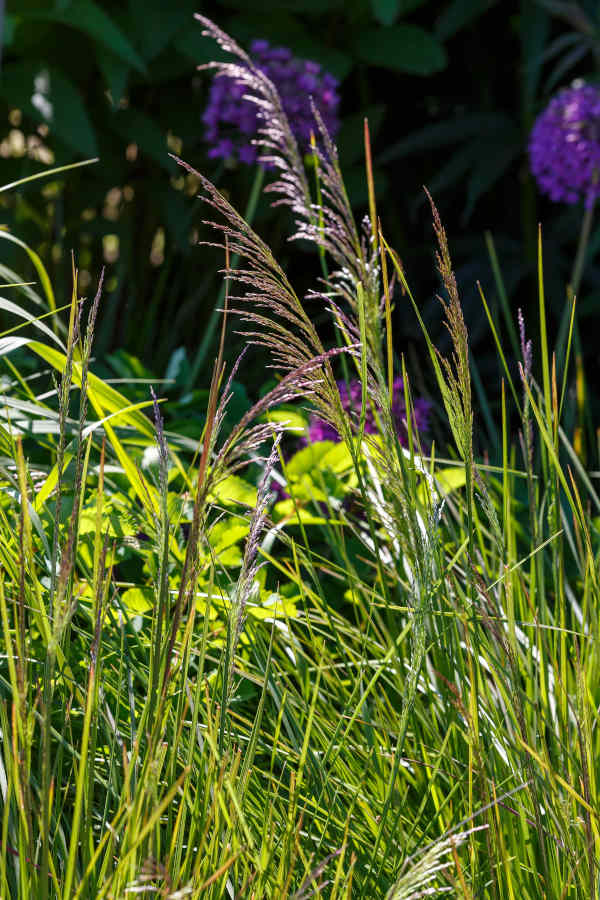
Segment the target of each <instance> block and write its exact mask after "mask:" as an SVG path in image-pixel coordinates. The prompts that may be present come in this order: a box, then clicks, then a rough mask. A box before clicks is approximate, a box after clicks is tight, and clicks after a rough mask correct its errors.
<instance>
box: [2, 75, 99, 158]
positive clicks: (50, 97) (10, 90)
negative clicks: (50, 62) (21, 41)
mask: <svg viewBox="0 0 600 900" xmlns="http://www.w3.org/2000/svg"><path fill="white" fill-rule="evenodd" d="M0 95H2V96H3V97H4V99H5V100H6V102H7V103H9V104H10V105H11V106H19V107H20V108H21V109H22V110H23V111H24V112H25V113H26V114H27V115H28V116H31V117H32V118H34V119H35V120H36V121H38V122H42V123H44V124H45V125H48V127H49V128H50V131H51V133H52V134H55V135H56V137H58V138H59V139H60V140H61V141H64V143H65V144H67V145H68V146H69V147H71V148H72V149H73V150H75V151H76V152H77V153H78V154H80V155H82V156H96V155H97V152H98V147H97V144H96V135H95V133H94V129H93V127H92V123H91V121H90V118H89V116H88V114H87V110H86V107H85V104H84V102H83V98H82V96H81V94H80V92H79V90H78V89H77V88H76V87H75V85H74V84H73V83H72V82H71V81H69V79H68V78H67V77H66V75H64V73H63V72H62V71H60V70H59V69H57V68H55V67H53V66H46V65H44V64H43V63H38V62H31V61H25V62H23V61H22V62H11V63H7V64H6V65H4V66H3V71H2V80H1V81H0Z"/></svg>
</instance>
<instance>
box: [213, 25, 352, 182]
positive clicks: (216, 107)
mask: <svg viewBox="0 0 600 900" xmlns="http://www.w3.org/2000/svg"><path fill="white" fill-rule="evenodd" d="M250 52H251V55H252V57H253V62H254V64H255V65H256V67H257V68H258V69H260V70H261V71H262V72H264V74H265V75H266V76H267V77H268V78H269V79H270V80H271V81H272V82H273V84H274V85H275V87H276V88H277V91H278V92H279V96H280V97H281V104H282V106H283V110H284V112H285V114H286V116H287V118H288V120H289V123H290V127H291V129H292V132H293V134H294V136H295V138H296V140H297V141H298V144H299V146H300V149H301V150H302V151H307V150H308V149H309V147H310V135H311V132H315V133H317V131H318V129H317V124H316V122H315V117H314V115H313V110H312V106H311V100H312V103H314V105H315V107H316V108H317V110H318V111H319V114H320V115H321V118H322V119H323V122H324V124H325V126H326V128H327V130H328V132H329V134H330V135H331V136H332V137H333V136H335V134H336V133H337V131H338V128H339V120H338V116H337V111H338V106H339V101H340V98H339V95H338V93H337V88H338V81H337V79H335V78H334V77H333V75H330V74H329V73H328V72H322V71H321V66H320V65H319V63H316V62H311V61H310V60H302V59H296V58H295V57H294V56H292V51H291V50H289V49H288V48H287V47H271V46H270V45H269V43H268V41H253V43H252V44H251V47H250ZM247 93H248V89H247V87H246V86H245V85H244V84H242V83H240V81H238V80H236V79H235V78H233V77H231V76H229V75H217V77H216V78H215V79H214V81H213V83H212V85H211V89H210V95H209V98H208V106H207V107H206V110H205V111H204V114H203V116H202V121H203V122H204V125H205V126H206V130H205V132H204V137H205V139H206V140H207V141H208V142H209V143H210V144H211V145H212V146H211V148H210V150H209V151H208V155H209V156H211V157H213V158H222V159H227V158H236V159H238V160H239V162H242V163H246V164H247V165H252V164H253V163H254V162H255V161H256V157H257V149H256V147H255V145H254V144H253V143H252V140H253V138H255V137H256V135H257V132H258V128H259V113H258V107H257V105H256V103H253V101H252V100H249V99H247Z"/></svg>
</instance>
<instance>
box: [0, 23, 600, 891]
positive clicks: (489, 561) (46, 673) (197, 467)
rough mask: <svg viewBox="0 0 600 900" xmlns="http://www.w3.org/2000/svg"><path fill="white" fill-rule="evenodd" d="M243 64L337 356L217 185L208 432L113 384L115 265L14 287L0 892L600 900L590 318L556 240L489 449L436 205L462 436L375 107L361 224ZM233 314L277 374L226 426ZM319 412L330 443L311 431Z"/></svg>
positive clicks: (324, 142)
mask: <svg viewBox="0 0 600 900" xmlns="http://www.w3.org/2000/svg"><path fill="white" fill-rule="evenodd" d="M203 23H204V25H205V27H206V28H208V29H209V31H211V33H213V34H214V35H215V36H216V37H217V38H218V39H219V40H220V41H221V43H222V44H226V45H227V48H228V49H229V50H232V51H233V52H236V48H235V45H233V44H232V43H231V42H228V38H227V37H226V36H224V35H222V34H221V33H220V32H217V31H216V30H215V29H214V27H213V26H212V25H211V23H208V22H207V21H206V20H203ZM220 66H221V69H222V70H223V71H225V72H227V71H228V69H227V65H226V64H225V65H221V64H220ZM236 71H237V70H236ZM248 86H249V89H255V90H256V92H257V97H258V99H259V100H261V102H262V104H263V106H262V108H264V109H266V111H267V114H268V116H269V117H270V118H269V119H268V127H265V130H264V133H263V138H264V141H265V147H266V148H267V151H268V153H269V155H270V157H271V162H272V164H273V165H275V167H276V168H278V169H279V172H280V180H279V182H276V184H275V186H273V185H272V186H271V188H272V190H275V192H276V194H277V193H278V196H279V198H280V199H281V198H282V197H283V199H286V200H287V201H288V202H289V203H290V205H291V207H292V211H293V214H294V216H295V217H296V225H295V228H296V230H297V234H299V235H300V236H301V237H303V238H305V239H306V238H308V239H309V240H312V241H313V243H314V244H315V245H316V248H317V254H316V255H317V257H318V260H319V261H320V263H321V265H322V274H323V280H322V282H321V283H320V286H319V287H318V295H319V296H320V297H321V298H322V301H323V306H324V307H325V308H326V309H328V310H329V313H330V315H331V318H332V321H333V323H334V324H335V326H336V329H337V335H338V346H337V347H335V348H333V349H331V350H329V349H327V348H326V347H325V346H324V344H323V342H322V339H321V337H320V335H319V333H318V331H317V328H316V327H315V324H314V322H313V320H312V318H311V317H310V316H309V314H308V313H307V311H306V304H305V303H304V301H303V299H302V298H299V297H298V296H297V294H296V293H295V291H294V289H293V287H292V285H291V284H290V283H289V281H288V279H287V276H286V274H285V272H284V271H283V269H282V268H281V267H280V266H279V265H278V263H277V262H276V260H275V259H274V258H273V256H272V254H271V251H270V250H269V248H268V246H267V245H266V244H265V243H264V241H262V240H261V239H260V238H259V237H258V235H256V234H255V232H254V231H253V230H252V228H251V227H250V225H248V224H247V223H246V222H244V220H243V219H242V217H240V216H239V214H238V213H237V212H236V211H235V209H234V208H233V206H232V205H231V204H230V202H229V201H228V200H227V199H226V198H225V197H224V196H223V195H222V194H221V193H219V192H218V191H217V189H216V188H215V187H214V186H213V185H212V184H210V182H208V181H207V180H206V179H204V178H203V177H202V176H200V175H199V176H198V177H199V179H200V183H201V185H202V190H203V196H204V198H205V199H206V200H207V201H208V203H209V205H210V207H211V209H212V211H213V213H214V214H215V215H216V216H217V217H220V218H219V221H218V222H216V223H215V228H216V229H217V238H216V240H217V241H218V242H219V243H222V246H223V248H224V250H225V254H226V266H225V274H226V278H227V282H228V284H229V285H233V286H234V289H235V290H236V291H238V292H239V296H238V297H237V298H230V297H229V294H228V293H227V294H226V296H225V307H226V314H225V316H224V318H223V337H222V341H221V350H220V352H219V355H218V358H217V359H216V361H215V364H214V369H213V375H212V382H211V387H210V392H209V397H208V403H207V410H206V418H205V426H204V431H203V434H202V435H198V436H197V440H192V439H191V438H189V437H187V436H185V435H183V434H178V433H177V432H175V431H171V430H170V429H169V412H168V410H169V405H168V402H164V403H163V402H162V399H157V397H156V396H155V395H154V393H153V392H152V393H151V389H150V385H149V386H148V399H147V400H146V401H144V402H141V403H140V402H132V401H131V400H130V399H128V397H127V395H126V393H120V392H119V391H117V390H116V388H115V387H113V386H112V385H111V384H109V383H108V382H106V381H103V380H101V379H100V378H99V377H97V376H96V375H95V374H93V372H92V369H93V365H92V348H93V334H94V328H95V323H96V315H97V314H98V315H102V300H101V282H102V278H101V279H100V286H99V287H98V291H97V294H96V297H95V299H94V300H93V301H92V302H91V303H90V304H86V303H85V302H84V301H83V300H82V299H81V298H80V296H79V292H78V289H77V272H76V270H75V268H74V270H73V294H72V298H71V302H70V304H69V307H68V322H67V324H66V325H65V323H64V322H63V320H62V318H61V316H60V313H59V311H56V303H55V302H54V298H53V294H52V293H51V287H50V285H49V283H47V279H45V278H44V272H43V267H42V264H41V262H39V261H38V264H39V267H41V268H39V272H40V281H41V283H42V284H43V286H44V290H45V296H43V297H42V296H38V295H37V293H36V292H35V290H34V289H33V288H31V286H21V287H19V285H18V284H12V285H11V286H10V287H9V286H5V287H6V290H9V289H10V290H12V291H17V292H20V293H19V294H18V296H17V300H18V301H19V302H16V301H11V303H8V302H7V301H3V304H4V309H5V310H6V311H8V312H10V313H11V314H13V315H16V316H18V317H20V318H21V319H22V320H23V321H22V322H21V323H20V324H19V325H18V326H17V328H21V327H26V328H27V332H26V333H27V335H30V334H31V333H32V331H31V330H32V329H37V335H36V337H35V338H34V337H31V336H23V335H22V334H20V333H16V334H15V333H11V334H9V333H6V334H5V335H3V336H1V337H0V354H1V357H2V362H3V363H4V364H5V371H4V378H3V382H2V390H3V404H2V409H3V412H2V423H1V424H0V480H1V482H2V493H1V496H0V620H1V628H2V635H3V647H4V649H3V656H2V661H1V663H0V728H1V730H2V738H3V740H2V754H1V756H0V789H1V794H2V815H1V825H0V828H1V835H0V896H2V897H11V898H12V897H14V898H22V900H25V898H30V897H42V898H49V897H52V898H61V900H67V898H69V900H70V898H82V900H83V898H102V897H106V898H117V897H119V898H120V897H126V896H129V895H130V894H131V895H138V896H148V897H149V896H155V895H159V896H163V897H169V898H173V900H175V898H183V897H188V896H189V897H206V898H217V897H235V898H256V900H259V898H282V900H283V898H287V900H292V898H295V900H301V898H308V897H311V896H319V897H330V898H336V900H340V898H349V897H369V898H371V897H387V898H389V900H392V898H393V900H409V898H417V897H422V896H429V895H432V896H435V895H437V894H440V893H444V892H445V893H448V894H449V895H450V896H456V897H464V898H475V897H490V898H497V900H500V898H509V900H520V898H532V900H533V898H541V897H547V898H586V900H587V898H590V900H593V898H596V896H597V884H598V866H597V860H598V858H599V850H600V833H599V820H598V809H599V805H598V777H599V775H600V771H599V765H598V760H599V759H600V753H599V750H600V748H599V746H598V744H599V740H600V738H599V729H598V728H597V717H598V709H599V708H600V707H599V703H600V697H599V695H598V693H599V690H598V685H599V684H600V679H599V674H600V666H599V655H598V638H599V633H598V571H597V566H598V564H597V559H598V551H599V529H598V521H600V520H599V519H598V514H599V510H600V500H599V498H598V495H597V493H596V491H595V489H594V486H593V481H592V479H593V477H594V474H595V473H593V472H592V473H590V472H588V471H586V467H585V465H584V462H583V459H582V453H581V451H580V450H579V448H578V449H577V450H576V449H575V448H574V446H573V442H572V437H573V430H572V428H571V426H570V425H569V426H567V424H566V423H567V422H573V421H574V420H576V417H575V416H574V415H573V404H574V403H575V400H574V399H573V396H572V391H571V389H570V385H571V380H572V376H571V374H570V373H569V371H568V361H569V358H570V340H571V334H572V330H573V329H572V320H571V327H570V328H569V330H568V334H569V336H568V338H567V340H566V341H564V342H562V343H561V345H560V346H559V348H558V352H557V353H554V352H552V350H551V347H550V344H549V338H548V335H547V330H546V316H545V302H544V287H543V286H544V278H543V257H542V242H541V237H540V244H539V272H538V275H539V309H540V322H539V325H540V328H539V332H540V334H541V343H540V344H539V345H538V346H533V348H532V347H531V345H530V344H528V343H527V341H526V336H525V333H524V325H523V324H522V323H521V326H522V327H521V331H522V354H523V359H522V360H521V365H520V367H519V368H518V369H517V362H518V361H517V360H514V359H511V357H510V354H508V353H507V352H506V353H505V351H504V349H503V347H502V343H501V339H500V337H499V332H498V328H497V326H496V325H495V323H494V322H493V320H492V319H491V317H490V324H491V325H492V330H493V335H494V338H495V339H496V341H497V346H498V353H499V361H500V364H501V366H502V368H503V370H504V373H505V379H506V385H507V388H508V389H507V390H506V391H505V390H504V387H503V392H502V398H503V402H502V408H501V410H500V416H499V421H498V423H497V446H498V447H499V448H500V455H499V458H498V459H491V460H490V459H487V458H484V457H483V455H482V454H481V449H482V448H481V447H480V446H479V443H478V440H477V427H476V423H477V416H476V414H474V411H473V405H472V393H471V373H470V364H469V345H468V334H467V327H466V324H465V321H464V319H463V313H462V308H461V303H460V295H459V286H458V285H457V283H456V279H455V277H454V274H453V270H452V263H451V257H450V249H449V244H448V240H447V238H446V235H445V232H444V229H443V227H442V224H441V222H440V219H439V216H438V214H437V211H436V209H435V206H434V205H433V202H432V211H433V228H434V233H435V236H436V237H437V241H438V260H437V262H438V268H439V273H440V290H441V292H442V306H441V313H442V315H443V316H444V317H445V321H446V324H447V326H448V330H449V333H450V338H451V347H452V349H451V351H450V354H449V355H445V356H444V355H441V354H440V353H439V352H438V351H437V350H436V348H435V347H434V346H433V344H432V342H431V340H430V338H429V335H428V334H427V333H426V332H424V340H425V343H426V346H427V347H428V349H429V353H430V362H431V385H432V387H433V386H434V385H437V387H438V389H439V392H440V396H441V400H442V403H441V404H440V405H439V416H438V419H439V429H438V431H439V433H440V434H445V435H447V440H448V441H449V442H450V443H449V445H448V446H444V447H443V449H442V451H441V455H439V450H438V451H437V452H436V447H435V445H434V444H433V443H431V441H430V439H429V436H428V435H424V434H419V433H418V431H417V429H416V427H415V419H414V416H413V415H412V413H411V410H412V409H413V389H412V385H411V383H410V380H409V377H408V373H407V371H406V367H405V364H404V361H400V363H399V365H398V368H397V369H395V368H394V363H395V360H394V357H393V352H392V348H393V342H392V334H391V323H392V315H391V310H392V305H393V296H394V295H393V286H392V284H391V277H390V276H391V275H392V274H393V275H394V277H395V279H396V281H397V282H399V283H400V284H401V285H402V287H403V290H404V292H405V295H406V296H408V298H409V301H408V302H412V303H413V305H414V309H415V313H416V315H417V316H418V317H419V321H420V322H421V324H422V320H421V318H420V314H419V305H418V302H417V300H415V299H414V298H413V296H412V294H411V292H410V286H409V283H408V279H407V276H406V273H405V272H404V270H403V268H402V265H401V263H400V261H399V260H398V258H397V256H396V255H395V254H394V253H393V251H392V249H391V246H390V243H389V242H388V240H386V238H385V237H384V235H383V233H382V229H381V226H380V223H379V221H378V217H377V210H376V205H375V194H374V190H373V189H372V174H371V171H370V165H369V160H370V148H369V143H368V129H367V130H366V138H367V140H366V147H365V150H366V158H367V181H368V186H369V196H370V210H369V216H368V218H367V219H366V220H365V222H364V223H362V225H357V224H356V223H355V221H354V217H353V214H352V210H351V209H350V207H349V205H348V201H347V197H346V193H345V189H344V184H343V178H342V175H341V171H340V167H339V163H338V160H337V153H336V151H335V148H334V147H333V145H332V144H331V142H330V141H329V139H328V136H327V134H326V133H325V132H324V131H323V133H322V134H321V135H320V138H319V139H318V140H315V142H314V158H313V163H314V171H315V173H316V179H317V180H316V191H315V192H313V193H316V197H315V196H311V192H310V188H309V182H308V179H307V177H306V175H305V172H304V169H303V168H302V169H301V170H300V169H298V171H296V168H294V167H301V166H302V160H301V157H300V155H299V154H298V152H297V148H295V146H294V144H293V143H292V142H293V141H294V139H293V136H292V134H291V130H290V129H289V128H287V127H286V122H285V118H284V115H283V112H282V110H281V107H280V105H279V106H278V105H277V98H276V96H275V95H274V94H273V86H272V85H270V84H269V83H265V82H264V79H260V78H258V77H257V76H256V73H250V75H248ZM261 92H262V93H261ZM269 104H270V105H269ZM278 141H279V143H278ZM275 157H276V159H275ZM274 159H275V161H274ZM287 173H290V174H289V176H288V174H287ZM292 176H293V177H292ZM230 254H235V255H236V256H238V257H239V260H240V266H239V268H236V269H234V268H233V264H232V261H231V258H230ZM14 281H18V279H14ZM50 298H52V299H51V300H50ZM313 299H314V297H313ZM482 300H483V303H484V305H485V308H486V310H488V306H487V302H486V300H485V297H483V296H482ZM32 302H33V303H34V304H36V303H37V304H38V305H40V306H41V307H43V308H44V309H46V308H47V309H48V310H49V311H50V313H51V314H52V315H51V319H50V325H48V323H47V321H46V319H45V318H44V317H43V316H39V315H38V314H37V312H38V311H37V310H36V314H35V315H33V314H32V313H31V312H30V311H29V308H28V307H29V306H30V305H31V303H32ZM88 306H89V311H87V312H86V307H88ZM234 315H235V316H237V322H238V324H239V322H240V320H241V323H242V327H244V328H246V329H247V338H248V342H249V343H258V344H259V345H260V346H261V348H262V350H261V352H264V353H265V354H267V355H268V357H269V358H268V362H269V363H274V364H275V365H276V366H277V368H278V370H279V375H280V376H281V377H280V380H279V382H278V384H277V386H276V387H275V388H274V389H273V390H272V391H271V392H270V393H268V394H266V395H265V396H264V397H263V398H262V399H261V400H259V401H258V403H257V404H256V405H255V406H254V407H253V408H252V409H251V410H250V412H249V413H248V414H247V415H246V416H244V418H243V419H242V420H241V421H239V422H238V423H236V424H234V426H233V428H230V429H229V430H228V429H227V428H226V426H225V420H226V411H227V406H228V402H229V400H230V396H231V384H232V379H233V376H234V375H235V374H236V372H237V373H238V377H240V376H242V377H243V370H244V361H243V360H241V361H240V362H239V364H238V366H236V368H235V369H234V370H233V372H229V373H228V372H226V367H225V364H224V361H223V346H224V340H225V335H226V329H227V328H229V327H230V321H229V320H230V317H231V316H234ZM15 330H16V329H12V331H13V332H14V331H15ZM32 358H35V360H36V367H37V368H36V370H35V371H34V372H33V373H32V371H31V359H32ZM557 360H558V361H557ZM40 367H41V368H40ZM44 367H47V368H44ZM340 375H341V376H343V378H344V379H345V380H348V379H350V378H352V379H355V378H358V379H360V384H361V399H360V405H359V408H357V409H355V410H352V409H351V408H350V409H349V408H348V405H347V404H346V406H344V404H343V403H342V400H341V397H340V392H339V388H338V382H337V377H339V376H340ZM395 375H401V376H402V378H403V386H404V391H405V401H406V403H405V405H406V409H407V411H408V412H407V417H406V422H405V423H404V425H405V428H406V434H407V445H408V446H407V447H403V446H402V444H401V442H400V440H399V438H398V434H397V424H396V423H395V421H394V417H393V414H392V405H393V384H394V377H395ZM55 378H56V380H55ZM156 387H157V388H158V385H157V386H156ZM307 406H310V407H311V409H314V410H316V412H317V413H318V415H319V416H320V417H322V418H323V419H324V420H325V421H326V422H328V423H329V424H331V425H332V426H333V427H334V428H335V430H336V433H337V435H338V436H339V438H340V440H339V442H338V443H334V442H324V443H318V444H312V445H308V446H301V444H300V443H298V439H297V433H296V432H294V430H293V427H298V426H302V425H303V424H304V425H305V424H306V413H305V411H304V410H305V407H307ZM444 413H445V418H444ZM367 414H368V416H369V422H372V423H375V424H376V428H375V429H374V430H372V429H370V430H369V431H367V430H366V428H365V424H366V421H367ZM163 417H164V421H163ZM474 422H475V428H474ZM255 485H258V487H256V486H255ZM276 485H278V486H279V487H278V489H277V490H275V486H276Z"/></svg>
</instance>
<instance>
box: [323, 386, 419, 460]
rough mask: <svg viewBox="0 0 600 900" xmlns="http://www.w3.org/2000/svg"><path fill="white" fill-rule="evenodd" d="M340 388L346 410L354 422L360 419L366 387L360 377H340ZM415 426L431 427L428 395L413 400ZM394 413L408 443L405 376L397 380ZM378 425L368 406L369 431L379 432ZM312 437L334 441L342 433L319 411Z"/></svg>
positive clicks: (398, 429) (399, 431) (401, 436)
mask: <svg viewBox="0 0 600 900" xmlns="http://www.w3.org/2000/svg"><path fill="white" fill-rule="evenodd" d="M338 389H339V392H340V399H341V401H342V406H343V408H344V410H345V411H346V412H347V413H348V414H349V415H350V417H351V418H352V420H353V422H354V423H355V424H356V423H358V419H359V416H360V408H361V399H362V388H361V384H360V381H358V380H357V379H355V380H353V381H351V382H350V385H349V386H348V385H346V382H345V381H338ZM413 414H414V426H413V427H416V429H417V431H419V433H420V432H423V431H427V428H428V427H429V416H430V414H431V403H430V402H429V400H426V399H425V398H424V397H417V398H416V399H414V400H413ZM392 415H393V417H394V422H395V425H396V433H397V434H398V438H399V440H400V443H401V444H402V446H403V447H406V446H407V445H408V432H407V430H406V403H405V399H404V383H403V381H402V378H396V379H395V381H394V395H393V400H392ZM376 431H377V426H376V424H375V419H374V418H373V413H372V412H371V410H370V408H369V407H367V414H366V420H365V433H366V434H375V433H376ZM308 440H309V442H310V443H314V442H316V441H334V442H338V441H339V440H340V436H339V434H338V433H337V431H336V430H335V428H334V427H333V425H330V424H329V423H328V422H325V421H324V420H323V419H321V418H320V417H319V416H318V415H317V414H316V413H313V415H311V417H310V421H309V425H308Z"/></svg>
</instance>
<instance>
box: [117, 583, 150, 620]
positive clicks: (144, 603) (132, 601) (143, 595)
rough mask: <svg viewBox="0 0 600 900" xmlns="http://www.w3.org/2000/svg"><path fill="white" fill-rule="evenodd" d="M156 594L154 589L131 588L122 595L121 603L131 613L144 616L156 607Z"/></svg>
mask: <svg viewBox="0 0 600 900" xmlns="http://www.w3.org/2000/svg"><path fill="white" fill-rule="evenodd" d="M155 599H156V597H155V592H154V590H153V589H152V588H147V587H135V588H129V589H128V590H126V591H124V592H123V593H122V594H121V601H122V603H123V605H124V606H126V607H127V609H128V610H131V612H135V613H139V614H140V615H143V614H144V613H147V612H148V611H149V610H151V609H152V608H153V607H154V603H155Z"/></svg>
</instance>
